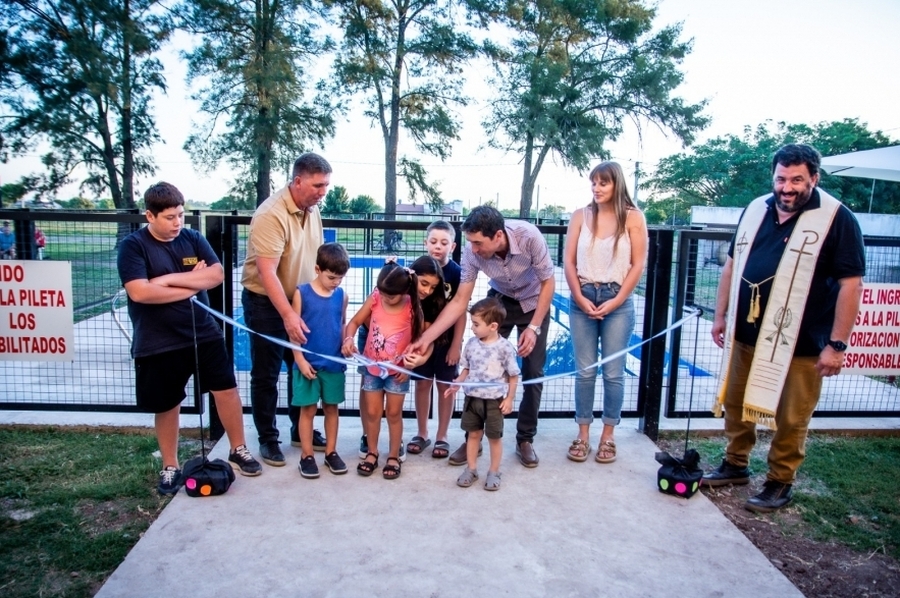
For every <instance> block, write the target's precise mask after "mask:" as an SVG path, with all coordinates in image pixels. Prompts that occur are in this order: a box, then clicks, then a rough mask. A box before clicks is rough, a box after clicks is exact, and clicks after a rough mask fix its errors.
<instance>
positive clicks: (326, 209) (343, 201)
mask: <svg viewBox="0 0 900 598" xmlns="http://www.w3.org/2000/svg"><path fill="white" fill-rule="evenodd" d="M349 210H350V196H349V195H348V194H347V189H346V187H341V186H340V185H335V186H334V187H332V188H331V189H329V190H328V193H326V194H325V201H324V202H323V203H322V214H329V215H330V214H345V213H347V212H348V211H349Z"/></svg>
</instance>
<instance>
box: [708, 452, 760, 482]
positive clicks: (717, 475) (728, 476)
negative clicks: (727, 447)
mask: <svg viewBox="0 0 900 598" xmlns="http://www.w3.org/2000/svg"><path fill="white" fill-rule="evenodd" d="M701 483H702V484H705V485H706V486H727V485H728V484H734V485H736V486H739V485H742V484H749V483H750V468H748V467H737V466H735V465H732V464H731V463H729V462H728V461H726V460H725V459H722V464H721V465H719V466H718V467H717V468H716V469H714V470H712V471H710V472H709V473H705V474H703V480H702V482H701Z"/></svg>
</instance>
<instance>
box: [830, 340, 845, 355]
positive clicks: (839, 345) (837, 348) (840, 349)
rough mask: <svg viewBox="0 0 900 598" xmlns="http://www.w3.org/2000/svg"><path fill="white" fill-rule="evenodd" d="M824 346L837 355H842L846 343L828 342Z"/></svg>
mask: <svg viewBox="0 0 900 598" xmlns="http://www.w3.org/2000/svg"><path fill="white" fill-rule="evenodd" d="M826 344H827V345H828V346H829V347H831V348H832V349H834V350H835V351H837V352H838V353H843V352H844V351H846V350H847V343H845V342H844V341H832V340H829V341H828V342H827V343H826Z"/></svg>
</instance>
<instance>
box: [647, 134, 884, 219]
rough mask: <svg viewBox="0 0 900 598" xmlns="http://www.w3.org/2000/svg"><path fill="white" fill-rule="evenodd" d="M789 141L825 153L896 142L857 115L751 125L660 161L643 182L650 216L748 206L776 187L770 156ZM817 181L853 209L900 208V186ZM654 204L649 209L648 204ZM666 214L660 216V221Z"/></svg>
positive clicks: (853, 180) (845, 180)
mask: <svg viewBox="0 0 900 598" xmlns="http://www.w3.org/2000/svg"><path fill="white" fill-rule="evenodd" d="M786 143H808V144H810V145H812V146H813V147H815V148H816V149H817V150H819V152H820V153H821V154H822V155H823V156H831V155H836V154H844V153H848V152H854V151H860V150H867V149H874V148H877V147H884V146H888V145H892V144H894V143H896V142H893V141H891V140H890V139H889V138H888V137H887V136H886V135H884V133H882V132H881V131H875V132H872V131H869V129H868V128H867V127H866V125H865V123H860V122H859V121H858V120H857V119H850V118H848V119H844V120H840V121H834V122H821V123H818V124H816V125H805V124H787V123H784V122H779V123H777V124H776V123H772V122H771V121H767V122H765V123H762V124H760V125H757V126H756V127H750V126H747V127H745V128H744V131H743V134H742V135H741V136H737V135H731V134H729V135H725V136H722V137H716V138H715V139H711V140H709V141H707V142H705V143H702V144H699V145H696V146H694V147H692V148H691V149H690V151H688V152H685V153H681V154H675V155H672V156H668V157H666V158H663V159H662V160H660V162H659V164H658V165H657V168H656V171H655V172H654V173H653V175H652V176H651V177H650V178H649V179H648V180H647V181H646V182H645V183H644V184H643V185H642V187H643V188H645V189H647V190H649V191H650V195H649V197H648V202H647V204H646V205H647V209H648V213H647V220H648V222H652V223H659V222H663V221H664V222H667V223H669V224H671V223H672V210H673V209H674V210H677V214H676V218H675V220H676V223H685V222H687V221H688V220H689V211H690V207H691V206H695V205H701V206H718V207H744V206H746V205H747V204H748V203H750V200H752V199H753V198H755V197H759V196H760V195H763V194H764V193H766V192H767V191H770V190H771V188H772V156H773V155H774V154H775V152H776V151H777V150H778V148H779V147H781V146H782V145H784V144H786ZM821 174H822V176H821V180H820V182H819V185H820V186H821V187H822V188H824V189H826V190H827V191H828V192H829V193H831V194H833V195H834V196H835V197H837V198H839V199H841V200H842V201H843V202H844V203H845V204H846V205H847V207H849V208H850V209H851V210H853V211H855V212H866V211H869V201H870V199H871V200H872V204H873V205H872V211H873V212H878V213H898V212H900V184H898V183H892V182H888V181H877V182H876V184H875V193H874V194H873V193H872V181H871V180H867V179H860V178H854V177H838V176H831V175H828V174H826V173H825V172H824V171H823V172H822V173H821ZM651 206H653V209H652V210H651V209H650V207H651ZM660 218H662V220H659V219H660Z"/></svg>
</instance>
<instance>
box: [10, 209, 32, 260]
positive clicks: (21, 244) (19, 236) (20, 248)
mask: <svg viewBox="0 0 900 598" xmlns="http://www.w3.org/2000/svg"><path fill="white" fill-rule="evenodd" d="M24 211H25V212H27V213H28V216H29V218H28V219H27V220H15V221H13V234H14V235H15V237H16V259H19V260H33V259H34V258H35V256H36V255H37V246H36V245H35V243H34V220H33V219H32V218H33V217H34V213H33V212H32V211H31V209H29V208H26V209H25V210H24Z"/></svg>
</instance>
